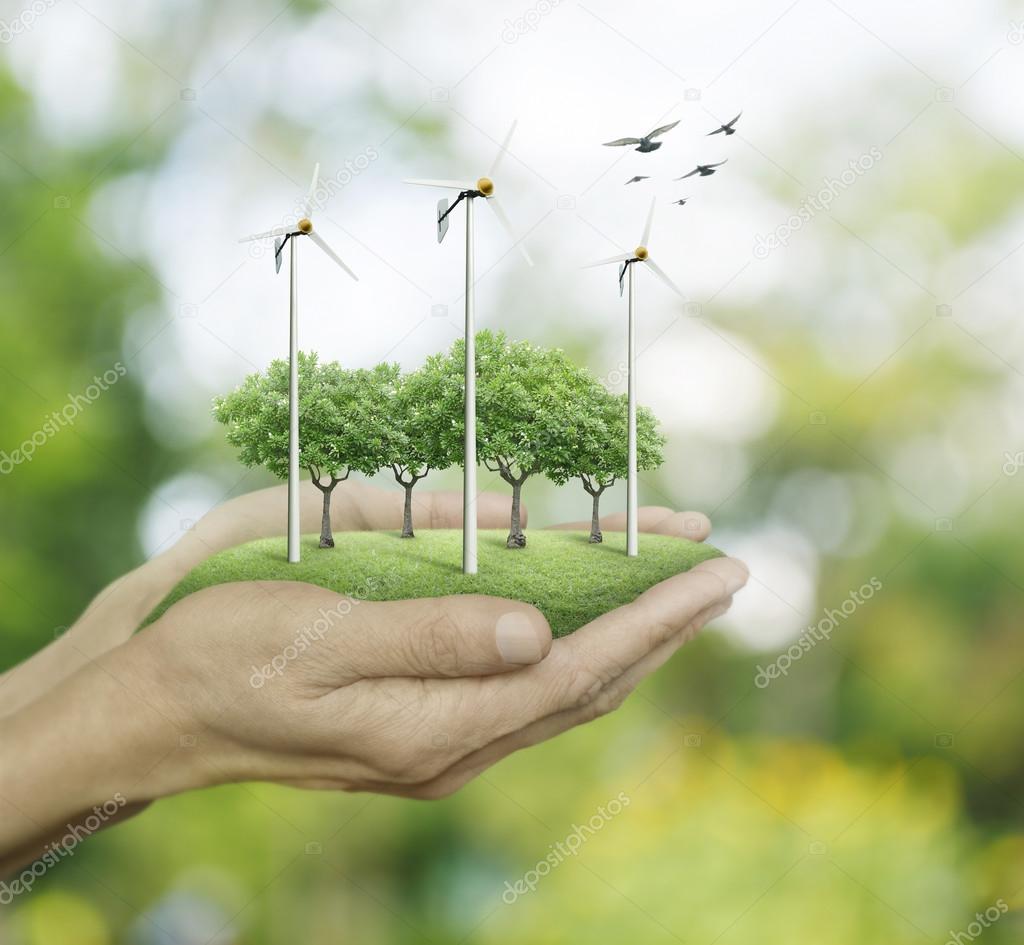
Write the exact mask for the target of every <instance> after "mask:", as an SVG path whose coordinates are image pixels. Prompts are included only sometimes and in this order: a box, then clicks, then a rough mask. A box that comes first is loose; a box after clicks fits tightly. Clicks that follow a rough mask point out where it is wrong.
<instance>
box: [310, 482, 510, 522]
mask: <svg viewBox="0 0 1024 945" xmlns="http://www.w3.org/2000/svg"><path fill="white" fill-rule="evenodd" d="M310 488H311V489H312V490H313V491H314V492H315V496H313V498H314V500H315V501H313V502H312V503H308V502H306V501H305V497H304V504H303V509H302V524H303V529H304V530H312V529H316V530H318V529H319V528H320V516H321V514H322V511H323V502H322V500H323V496H322V495H321V494H320V493H319V492H318V491H316V487H315V486H312V485H311V486H310ZM404 502H405V493H404V491H403V490H400V489H379V488H377V487H376V486H371V485H369V484H367V483H363V482H347V481H346V482H343V483H340V484H339V485H338V486H337V487H336V488H335V497H334V500H333V501H332V503H331V523H332V524H333V525H334V527H335V528H338V529H339V530H345V529H359V530H364V529H365V530H372V531H389V530H394V529H399V528H401V527H402V516H403V512H404ZM307 505H308V506H309V508H308V509H307ZM476 508H477V523H478V525H479V526H480V528H503V527H505V526H507V525H508V523H509V518H510V516H511V514H512V496H511V494H509V495H500V494H498V493H496V492H481V493H479V494H478V495H477V500H476ZM462 512H463V502H462V493H461V492H431V491H428V490H426V489H422V488H419V487H417V488H414V489H413V491H412V517H413V528H462V518H463V514H462ZM521 514H522V516H523V518H522V521H523V525H524V527H525V525H526V522H527V513H526V509H525V507H524V508H523V509H522V512H521ZM307 518H309V523H308V524H307V521H306V520H307Z"/></svg>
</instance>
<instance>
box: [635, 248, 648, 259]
mask: <svg viewBox="0 0 1024 945" xmlns="http://www.w3.org/2000/svg"><path fill="white" fill-rule="evenodd" d="M633 255H634V256H636V258H637V259H646V258H647V247H646V246H638V247H637V248H636V249H634V250H633Z"/></svg>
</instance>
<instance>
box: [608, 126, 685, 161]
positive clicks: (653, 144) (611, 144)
mask: <svg viewBox="0 0 1024 945" xmlns="http://www.w3.org/2000/svg"><path fill="white" fill-rule="evenodd" d="M678 124H679V122H678V121H674V122H672V124H670V125H662V126H661V127H660V128H655V129H654V131H652V132H651V133H650V134H647V135H644V136H643V137H642V138H616V139H615V140H614V141H606V142H605V143H604V147H606V148H621V147H624V146H625V145H627V144H638V145H640V147H638V148H635V149H634V150H636V151H640V152H642V153H643V154H646V153H647V152H648V151H657V150H658V148H660V147H661V142H660V141H653V140H651V139H652V138H656V137H658V135H663V134H664V133H665V132H666V131H671V130H672V129H673V128H675V126H676V125H678Z"/></svg>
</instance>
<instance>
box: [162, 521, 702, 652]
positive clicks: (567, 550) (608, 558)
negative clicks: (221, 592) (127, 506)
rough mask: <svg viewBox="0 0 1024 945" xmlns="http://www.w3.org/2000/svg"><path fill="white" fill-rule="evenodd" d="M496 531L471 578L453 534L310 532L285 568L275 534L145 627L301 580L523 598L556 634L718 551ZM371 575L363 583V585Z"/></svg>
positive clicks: (193, 586)
mask: <svg viewBox="0 0 1024 945" xmlns="http://www.w3.org/2000/svg"><path fill="white" fill-rule="evenodd" d="M505 536H506V532H504V531H481V532H480V533H479V552H478V554H479V573H478V574H476V575H467V574H463V573H462V532H461V531H457V530H435V531H428V530H423V531H420V532H418V533H417V535H416V537H415V538H412V539H405V540H403V539H401V538H399V536H398V532H339V533H338V534H337V535H335V541H336V542H337V546H336V547H334V548H330V549H322V548H319V547H318V546H317V542H318V536H316V535H306V536H303V539H302V561H301V562H300V563H299V564H288V562H287V560H286V543H285V540H284V539H283V538H265V539H261V540H259V541H253V542H249V543H248V544H246V545H239V546H238V547H237V548H231V549H229V550H227V551H223V552H221V553H220V554H217V555H214V556H213V557H211V558H210V559H208V560H207V561H205V562H204V563H203V564H201V565H200V566H199V567H197V568H195V569H194V570H193V571H191V572H190V573H189V574H188V575H187V576H186V577H185V579H184V580H183V581H182V582H181V583H180V584H178V586H177V587H175V588H174V590H173V591H171V593H170V594H168V596H167V597H166V598H165V599H164V600H163V601H162V602H161V603H160V605H159V606H158V607H157V608H156V610H154V611H153V613H152V614H151V615H150V617H149V618H148V619H147V621H146V623H151V622H152V621H153V620H155V619H156V618H157V617H159V616H160V614H162V613H163V612H164V611H165V610H166V609H167V608H168V607H170V606H171V604H173V603H174V602H175V601H177V600H180V599H181V598H182V597H185V596H187V595H188V594H191V593H192V592H194V591H198V590H200V589H201V588H204V587H210V586H211V585H214V584H225V583H227V582H229V581H306V582H308V583H310V584H319V585H320V586H322V587H327V588H330V589H331V590H333V591H337V592H339V593H342V594H354V595H356V596H359V597H364V598H366V599H368V600H402V599H404V598H412V597H442V596H444V595H447V594H490V595H493V596H495V597H506V598H512V599H514V600H521V601H527V602H528V603H531V604H533V605H535V606H536V607H537V608H538V609H539V610H540V611H541V612H542V613H543V614H544V615H545V616H546V617H547V618H548V621H549V622H550V624H551V629H552V631H553V632H554V634H555V636H565V635H566V634H567V633H572V632H573V630H577V629H578V628H579V627H582V626H583V625H584V624H585V623H587V622H588V621H590V620H593V619H594V618H595V617H597V616H599V615H600V614H603V613H605V612H606V611H609V610H613V609H614V608H616V607H620V606H621V605H622V604H626V603H628V602H629V601H631V600H633V599H634V598H636V597H637V595H639V594H640V593H641V592H642V591H644V590H646V589H647V588H648V587H650V586H651V585H653V584H657V583H658V582H659V581H663V580H664V579H665V578H667V577H671V576H672V575H673V574H678V573H680V572H681V571H686V570H689V569H690V568H692V567H693V566H694V565H695V564H698V563H700V562H701V561H704V560H706V559H708V558H714V557H718V556H719V555H720V554H721V552H720V551H718V550H717V549H716V548H713V547H711V546H710V545H704V544H697V543H696V542H692V541H687V540H685V539H682V538H669V537H666V536H664V535H641V536H640V554H639V555H638V556H637V557H636V558H627V557H626V537H625V534H624V533H623V532H605V536H604V539H605V540H604V542H603V543H602V544H598V545H592V544H590V542H589V541H588V540H587V538H588V535H587V533H586V532H563V531H550V532H548V531H533V532H530V533H529V537H528V544H527V546H526V547H525V548H520V549H517V550H510V549H508V548H506V547H505ZM371 578H372V579H373V580H372V581H370V580H368V579H371Z"/></svg>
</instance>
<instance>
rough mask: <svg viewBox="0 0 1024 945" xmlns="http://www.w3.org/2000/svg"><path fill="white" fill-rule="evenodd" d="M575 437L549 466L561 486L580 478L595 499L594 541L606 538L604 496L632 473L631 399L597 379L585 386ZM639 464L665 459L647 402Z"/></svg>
mask: <svg viewBox="0 0 1024 945" xmlns="http://www.w3.org/2000/svg"><path fill="white" fill-rule="evenodd" d="M576 413H577V417H578V419H577V421H576V423H575V424H574V425H573V426H572V428H571V429H572V430H573V431H574V434H575V436H574V437H573V439H572V440H571V441H570V442H568V443H567V444H566V448H565V450H564V454H563V457H564V462H563V463H561V464H559V465H557V466H554V467H553V468H552V469H551V471H549V473H548V476H549V478H550V479H551V480H552V481H553V482H554V483H555V484H556V485H564V484H565V483H566V482H568V481H569V479H573V478H578V479H579V480H580V481H581V482H582V483H583V488H584V490H586V492H587V494H588V495H589V496H590V497H591V499H592V500H593V503H592V511H591V519H590V541H591V542H593V543H597V542H601V541H603V540H604V538H603V535H602V534H601V509H600V506H601V496H602V495H603V494H604V492H605V490H606V489H608V488H609V487H611V486H613V485H614V484H615V483H616V482H617V481H618V480H619V479H625V478H626V476H627V475H628V474H629V441H628V436H629V427H628V423H629V401H628V399H627V397H626V395H625V394H619V395H615V394H612V393H610V392H609V391H608V390H606V389H605V388H604V387H603V386H601V385H600V384H599V383H597V382H596V381H594V382H593V384H592V385H591V386H590V387H589V388H588V389H586V390H585V391H584V393H583V400H582V402H580V403H577V405H576ZM636 434H637V469H638V470H644V471H646V470H651V469H657V468H658V467H659V466H660V465H661V464H662V462H663V461H664V456H663V453H662V448H663V447H664V445H665V439H664V437H662V436H661V434H660V433H659V432H658V421H657V418H656V417H655V416H654V414H653V413H652V412H651V411H650V410H648V409H647V408H646V407H642V406H639V405H638V406H637V411H636Z"/></svg>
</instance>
